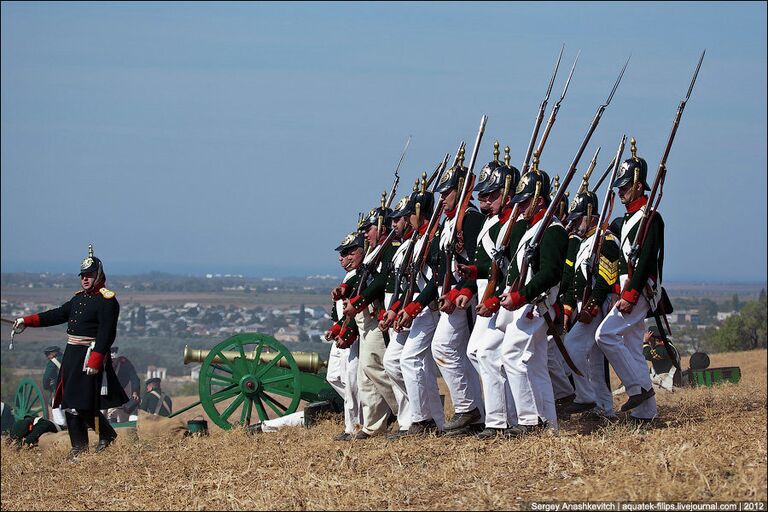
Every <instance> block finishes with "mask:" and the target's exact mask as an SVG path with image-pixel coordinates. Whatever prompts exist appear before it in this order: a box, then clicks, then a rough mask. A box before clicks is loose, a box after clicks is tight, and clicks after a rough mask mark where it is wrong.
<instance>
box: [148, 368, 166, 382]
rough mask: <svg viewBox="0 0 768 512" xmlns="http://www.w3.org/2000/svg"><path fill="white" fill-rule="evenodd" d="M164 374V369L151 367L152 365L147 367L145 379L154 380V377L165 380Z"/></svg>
mask: <svg viewBox="0 0 768 512" xmlns="http://www.w3.org/2000/svg"><path fill="white" fill-rule="evenodd" d="M166 372H167V370H166V368H161V367H159V366H153V365H149V366H147V378H148V379H154V378H156V377H159V378H161V379H165V374H166Z"/></svg>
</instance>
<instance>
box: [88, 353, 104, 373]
mask: <svg viewBox="0 0 768 512" xmlns="http://www.w3.org/2000/svg"><path fill="white" fill-rule="evenodd" d="M85 365H86V366H87V367H88V368H93V369H94V370H102V369H103V368H104V354H102V353H100V352H96V351H95V350H91V357H89V358H88V362H87V363H86V364H85Z"/></svg>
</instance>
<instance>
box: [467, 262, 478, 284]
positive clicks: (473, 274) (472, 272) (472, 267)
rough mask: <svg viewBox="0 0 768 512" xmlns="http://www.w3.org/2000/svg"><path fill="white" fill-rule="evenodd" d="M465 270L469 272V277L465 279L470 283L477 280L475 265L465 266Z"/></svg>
mask: <svg viewBox="0 0 768 512" xmlns="http://www.w3.org/2000/svg"><path fill="white" fill-rule="evenodd" d="M467 270H468V271H469V277H468V278H467V279H469V280H470V281H471V280H475V279H477V265H467Z"/></svg>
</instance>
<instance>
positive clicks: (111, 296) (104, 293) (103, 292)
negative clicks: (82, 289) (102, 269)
mask: <svg viewBox="0 0 768 512" xmlns="http://www.w3.org/2000/svg"><path fill="white" fill-rule="evenodd" d="M99 293H101V295H102V296H103V297H104V298H105V299H114V298H115V292H113V291H112V290H107V289H106V288H101V289H100V290H99Z"/></svg>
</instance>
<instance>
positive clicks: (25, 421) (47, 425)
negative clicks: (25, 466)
mask: <svg viewBox="0 0 768 512" xmlns="http://www.w3.org/2000/svg"><path fill="white" fill-rule="evenodd" d="M61 430H62V427H61V426H60V425H57V424H56V423H54V422H52V421H48V420H46V419H45V418H41V417H36V416H24V418H22V419H20V420H16V421H15V422H14V423H13V426H12V427H11V429H10V431H9V432H8V433H9V435H10V438H11V440H12V441H15V442H16V446H17V447H19V448H20V447H21V446H22V445H26V446H37V442H38V441H39V440H40V436H42V435H43V434H48V433H51V434H55V433H56V432H61Z"/></svg>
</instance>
